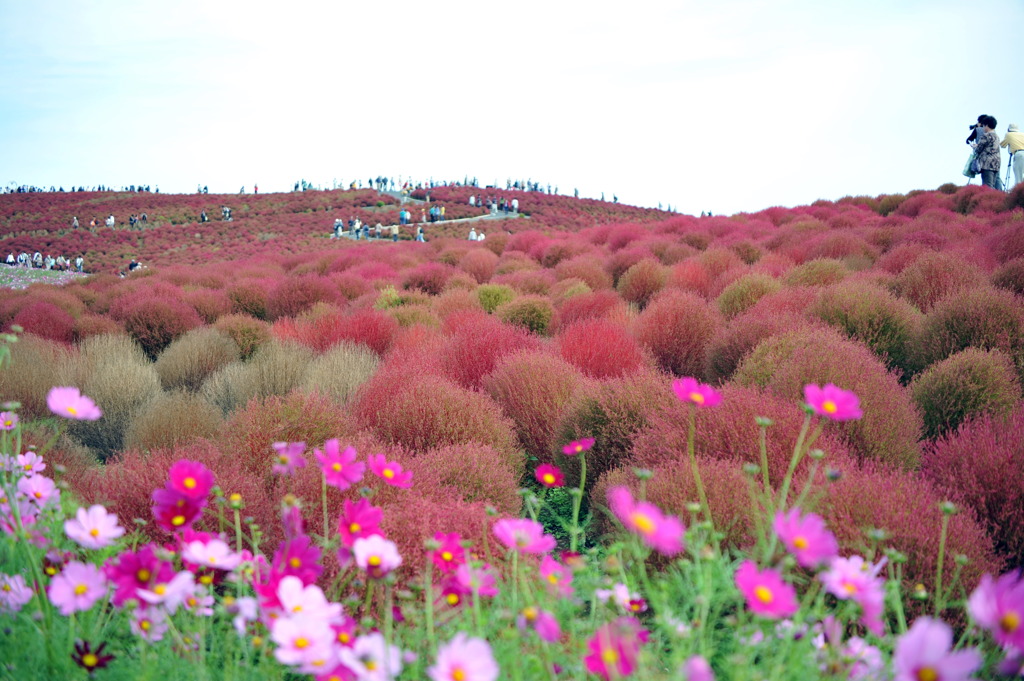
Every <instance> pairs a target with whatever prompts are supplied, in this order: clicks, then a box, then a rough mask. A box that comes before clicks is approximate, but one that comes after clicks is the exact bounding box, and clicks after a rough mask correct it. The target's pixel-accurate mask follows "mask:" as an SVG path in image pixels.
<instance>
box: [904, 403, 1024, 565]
mask: <svg viewBox="0 0 1024 681" xmlns="http://www.w3.org/2000/svg"><path fill="white" fill-rule="evenodd" d="M921 470H922V472H923V473H924V475H925V477H927V478H928V479H929V480H931V481H932V482H934V483H935V485H936V486H938V487H939V488H940V489H942V490H944V491H945V492H946V493H947V494H949V495H950V497H951V498H952V499H953V501H955V502H956V503H958V504H965V505H967V506H969V507H970V508H971V509H973V510H974V512H975V513H977V515H978V518H980V519H981V523H982V525H983V526H984V527H985V528H986V529H987V530H988V532H989V534H990V535H991V536H992V539H993V540H994V542H995V546H996V550H997V551H998V552H999V554H1000V555H1002V556H1003V557H1004V558H1006V559H1007V563H1008V564H1010V565H1022V564H1024V485H1021V484H1020V477H1019V475H1017V473H1019V472H1020V471H1021V470H1024V408H1022V407H1018V408H1017V409H1016V411H1014V412H1013V413H1012V414H1011V415H1010V416H1009V417H993V416H983V417H980V418H978V419H975V420H973V421H969V422H967V423H965V424H963V425H962V426H960V429H959V430H957V431H955V432H952V433H949V434H948V435H946V436H945V437H944V438H942V439H939V440H937V441H936V442H935V443H933V444H932V446H931V447H929V448H928V449H927V450H926V452H925V455H924V459H923V461H922V465H921Z"/></svg>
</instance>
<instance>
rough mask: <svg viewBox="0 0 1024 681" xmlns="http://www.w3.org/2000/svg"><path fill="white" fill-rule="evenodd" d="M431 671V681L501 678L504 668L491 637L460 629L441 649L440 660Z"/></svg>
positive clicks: (473, 680) (490, 680) (494, 679)
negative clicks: (501, 667)
mask: <svg viewBox="0 0 1024 681" xmlns="http://www.w3.org/2000/svg"><path fill="white" fill-rule="evenodd" d="M427 674H428V676H430V679H431V681H497V679H498V676H499V675H500V674H501V669H500V668H499V667H498V663H497V661H495V659H494V654H493V653H492V652H491V646H490V644H489V643H487V641H485V640H483V639H482V638H469V637H468V636H467V635H466V633H465V632H463V631H460V632H459V633H457V634H455V636H454V637H453V638H452V640H451V641H449V642H448V643H446V644H444V645H443V646H441V647H440V648H439V649H438V651H437V663H436V664H435V665H434V666H432V667H430V668H429V669H427Z"/></svg>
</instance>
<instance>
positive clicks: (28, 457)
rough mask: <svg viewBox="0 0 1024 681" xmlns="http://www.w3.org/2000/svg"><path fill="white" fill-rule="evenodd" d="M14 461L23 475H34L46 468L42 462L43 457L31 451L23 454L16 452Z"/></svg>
mask: <svg viewBox="0 0 1024 681" xmlns="http://www.w3.org/2000/svg"><path fill="white" fill-rule="evenodd" d="M15 461H16V463H17V464H18V470H20V471H21V472H22V475H25V476H31V475H35V474H36V473H42V472H43V471H45V470H46V464H45V463H44V462H43V457H41V456H39V455H38V454H36V453H35V452H32V451H29V452H25V453H24V454H18V457H17V459H15Z"/></svg>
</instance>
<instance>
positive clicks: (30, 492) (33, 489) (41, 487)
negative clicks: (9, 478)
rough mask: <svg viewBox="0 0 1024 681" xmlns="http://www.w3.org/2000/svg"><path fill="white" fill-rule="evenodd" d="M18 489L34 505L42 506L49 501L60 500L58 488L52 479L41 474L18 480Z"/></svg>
mask: <svg viewBox="0 0 1024 681" xmlns="http://www.w3.org/2000/svg"><path fill="white" fill-rule="evenodd" d="M18 491H19V492H21V494H22V495H23V496H24V497H25V498H26V499H27V500H28V501H29V502H31V503H32V504H33V505H34V506H36V507H38V508H42V507H44V506H46V505H47V504H49V503H50V502H53V503H55V504H56V503H57V502H58V501H60V490H59V489H57V485H56V484H54V482H53V480H50V479H49V478H47V477H46V476H43V475H33V476H32V477H30V478H21V479H20V480H18Z"/></svg>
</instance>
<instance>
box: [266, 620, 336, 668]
mask: <svg viewBox="0 0 1024 681" xmlns="http://www.w3.org/2000/svg"><path fill="white" fill-rule="evenodd" d="M270 638H271V639H272V640H273V641H274V643H275V644H277V648H276V649H275V650H274V657H276V658H277V661H278V662H280V663H281V664H286V665H301V664H303V663H304V662H305V661H306V660H307V659H309V658H310V656H318V655H320V654H321V651H322V650H324V649H327V650H330V649H331V646H332V639H333V638H334V636H333V632H332V631H331V627H330V626H329V625H328V624H327V623H326V622H324V621H323V620H320V619H316V618H304V617H294V618H293V617H279V618H277V619H276V620H274V621H273V624H272V625H271V628H270Z"/></svg>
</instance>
